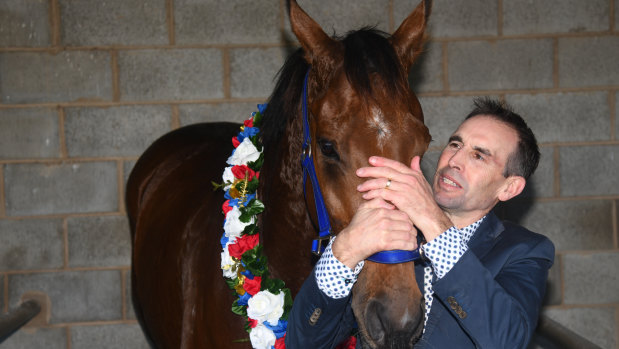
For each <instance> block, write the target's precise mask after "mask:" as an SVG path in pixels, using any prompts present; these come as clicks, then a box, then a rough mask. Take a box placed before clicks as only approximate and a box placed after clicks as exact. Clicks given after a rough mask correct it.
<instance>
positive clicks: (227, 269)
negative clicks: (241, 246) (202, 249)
mask: <svg viewBox="0 0 619 349" xmlns="http://www.w3.org/2000/svg"><path fill="white" fill-rule="evenodd" d="M228 245H229V244H227V245H226V247H225V248H224V249H223V251H221V270H222V271H223V272H224V277H225V278H228V279H234V278H236V271H237V268H238V266H237V263H238V262H237V261H235V260H234V259H233V258H232V257H231V256H230V253H229V252H228Z"/></svg>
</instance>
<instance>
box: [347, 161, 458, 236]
mask: <svg viewBox="0 0 619 349" xmlns="http://www.w3.org/2000/svg"><path fill="white" fill-rule="evenodd" d="M419 161H420V157H419V156H415V157H414V158H413V160H412V161H411V166H410V168H409V167H407V166H406V165H404V164H402V163H400V162H397V161H395V160H390V159H386V158H382V157H377V156H372V157H371V158H370V160H369V162H370V164H371V165H372V167H362V168H360V169H358V170H357V175H358V176H359V177H365V178H371V179H369V180H367V181H365V182H364V183H362V184H361V185H359V187H357V190H359V191H360V192H364V194H363V198H364V199H366V200H374V199H376V198H381V199H383V200H385V201H387V202H390V203H392V204H393V205H395V206H396V207H397V208H398V209H399V210H401V211H403V212H405V213H406V214H407V216H408V217H409V218H410V220H411V221H412V222H413V224H414V225H415V226H416V227H417V228H419V230H421V231H422V233H423V234H424V237H425V238H426V241H431V240H433V239H434V238H435V237H437V236H438V235H440V234H441V233H442V232H444V231H446V230H447V229H449V228H450V227H451V226H453V223H452V222H451V220H449V218H448V217H447V215H445V213H444V212H443V211H442V210H441V208H440V207H439V206H438V205H437V204H436V202H435V201H434V195H433V193H432V188H431V186H430V184H429V183H428V182H427V181H426V179H425V178H424V176H423V173H422V172H421V167H420V164H419ZM389 181H390V182H389ZM387 182H389V187H387Z"/></svg>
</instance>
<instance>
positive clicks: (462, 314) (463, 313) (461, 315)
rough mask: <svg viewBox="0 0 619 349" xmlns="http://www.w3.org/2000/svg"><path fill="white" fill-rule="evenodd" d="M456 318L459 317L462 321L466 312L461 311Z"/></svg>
mask: <svg viewBox="0 0 619 349" xmlns="http://www.w3.org/2000/svg"><path fill="white" fill-rule="evenodd" d="M458 316H459V317H460V319H464V318H466V311H464V310H461V311H460V312H459V313H458Z"/></svg>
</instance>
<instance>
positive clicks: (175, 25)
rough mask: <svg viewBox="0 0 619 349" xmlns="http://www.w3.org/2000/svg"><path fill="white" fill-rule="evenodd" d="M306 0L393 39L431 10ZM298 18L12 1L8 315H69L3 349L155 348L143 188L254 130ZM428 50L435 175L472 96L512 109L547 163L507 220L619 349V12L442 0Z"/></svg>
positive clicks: (7, 33)
mask: <svg viewBox="0 0 619 349" xmlns="http://www.w3.org/2000/svg"><path fill="white" fill-rule="evenodd" d="M299 3H300V5H301V6H303V7H304V8H305V10H306V11H307V12H308V13H309V14H310V15H312V16H313V17H314V18H315V19H316V20H317V21H318V22H319V23H320V24H321V25H323V27H324V28H325V30H326V31H327V32H328V33H330V34H331V33H334V32H337V33H338V34H344V33H345V32H346V31H348V30H349V29H354V28H358V27H361V26H363V25H371V26H372V25H375V26H377V28H379V29H381V30H385V31H389V32H391V31H393V30H395V29H396V27H397V26H398V25H399V24H400V23H401V22H402V20H403V19H404V18H405V16H406V15H407V14H408V13H409V12H410V11H412V10H413V9H414V7H415V6H416V5H417V1H416V0H341V1H327V0H320V1H313V0H299ZM284 12H285V1H283V0H258V1H252V2H247V1H238V0H231V1H225V2H221V1H216V0H146V1H138V0H122V1H121V0H107V1H104V2H101V1H95V0H83V1H70V0H54V1H48V0H30V1H21V0H4V1H1V2H0V308H1V309H3V311H7V310H8V309H10V308H13V307H15V306H16V305H17V304H18V303H19V302H20V299H21V298H22V295H24V294H26V295H28V294H29V292H43V293H44V294H46V296H47V297H48V298H49V304H48V306H49V311H50V314H51V317H50V319H49V322H48V323H47V324H45V323H44V322H43V323H39V324H38V325H36V326H35V327H33V328H30V329H28V330H27V331H26V330H24V331H20V332H18V333H17V334H16V335H14V336H13V337H11V338H10V339H9V340H8V341H6V342H4V343H3V345H2V347H3V348H4V347H7V348H38V347H49V348H82V347H85V346H87V345H88V346H93V345H94V346H99V347H102V348H114V347H135V348H140V347H145V342H144V338H143V337H142V336H141V334H140V331H139V327H138V326H137V323H136V320H135V315H134V313H133V309H132V303H131V296H130V272H129V267H130V266H129V263H130V240H129V239H130V237H129V233H128V227H127V225H126V218H125V214H126V212H125V207H124V203H123V195H124V194H123V193H124V189H125V183H126V180H127V177H128V175H129V173H130V171H131V169H132V168H133V165H134V164H135V161H136V160H137V158H138V156H139V154H140V153H141V152H143V151H144V150H145V149H146V147H148V145H149V143H150V142H152V141H153V140H155V139H156V138H158V137H159V136H161V135H162V134H164V133H166V132H168V131H170V130H173V129H175V128H177V127H181V126H184V125H188V124H192V123H196V122H219V121H232V122H240V121H242V120H243V119H245V118H246V117H247V116H248V115H249V114H250V113H251V112H252V111H254V110H255V105H256V104H258V103H263V102H264V101H265V99H266V98H267V97H268V96H269V95H270V93H271V89H272V88H273V77H274V76H275V74H276V73H277V71H278V70H279V68H280V67H281V65H282V64H283V61H284V58H285V55H286V52H290V50H291V49H292V48H293V47H294V46H295V45H296V42H295V39H294V37H293V35H292V33H291V30H290V26H289V24H288V19H287V17H286V15H285V14H284ZM428 39H429V41H428V42H427V44H426V46H425V48H424V52H423V53H422V54H421V56H420V58H419V60H418V61H417V62H416V64H415V65H414V66H413V67H412V68H411V73H410V76H409V81H410V83H411V86H413V88H414V89H415V91H417V92H418V96H419V99H420V102H421V105H422V107H423V109H424V114H425V120H426V124H427V126H428V127H429V129H430V132H431V134H432V137H433V141H432V143H431V144H430V149H429V151H428V153H427V154H426V156H425V157H424V162H423V168H424V174H425V175H426V177H428V178H431V176H432V174H433V172H434V169H435V167H436V161H437V159H438V156H439V153H440V150H441V149H442V147H443V146H444V145H445V142H446V141H447V138H448V137H449V135H450V134H451V133H452V132H453V131H454V130H455V128H456V126H457V125H458V124H459V123H460V121H461V120H462V119H463V117H464V116H465V115H466V113H467V112H468V111H469V110H470V108H471V107H472V99H473V98H475V97H477V96H485V95H488V96H491V97H494V98H500V99H504V100H506V101H507V102H509V103H511V104H512V105H513V106H514V107H515V109H516V111H518V112H520V113H521V114H522V115H523V116H524V117H525V119H526V120H527V121H528V122H529V124H530V126H531V127H532V128H533V130H534V131H535V132H536V134H537V137H538V140H539V141H540V144H541V152H542V159H541V162H540V166H539V168H538V171H537V173H536V174H534V176H533V177H532V178H531V180H530V181H529V183H528V185H527V188H526V189H525V192H524V193H523V194H522V195H521V197H519V198H517V199H516V200H513V202H509V203H506V204H503V205H501V206H500V207H498V208H497V212H499V213H500V214H501V215H502V216H504V217H506V218H509V219H510V220H514V221H517V222H519V223H521V224H523V225H525V226H527V227H528V228H530V229H532V230H534V231H537V232H539V233H542V234H546V235H547V236H549V237H550V238H551V239H552V240H553V241H554V242H555V245H556V247H557V259H556V263H555V265H554V266H553V268H552V270H551V273H550V279H549V283H548V294H547V296H546V300H545V308H544V313H546V314H547V315H548V316H550V317H552V318H553V319H555V320H557V321H559V322H560V323H563V324H565V325H566V326H568V327H569V328H570V329H572V330H573V331H575V332H577V333H579V334H581V335H583V336H585V337H586V338H588V339H589V340H591V341H593V342H595V343H597V344H599V345H600V346H602V347H603V348H613V349H619V337H618V333H619V316H618V315H617V314H619V299H617V294H619V280H618V279H617V272H616V270H617V268H618V267H619V257H618V256H619V246H618V240H619V234H618V231H617V230H618V226H619V222H618V217H619V205H618V203H619V189H617V188H618V187H619V180H618V179H617V176H616V173H617V172H619V168H618V166H619V165H617V164H619V161H617V158H618V157H619V153H618V150H619V60H618V59H617V57H619V0H591V1H577V0H547V1H537V2H535V1H534V2H531V1H527V0H510V1H502V0H434V5H433V13H432V16H431V18H430V27H429V32H428ZM291 46H292V47H291ZM589 285H593V286H589ZM112 334H113V335H112Z"/></svg>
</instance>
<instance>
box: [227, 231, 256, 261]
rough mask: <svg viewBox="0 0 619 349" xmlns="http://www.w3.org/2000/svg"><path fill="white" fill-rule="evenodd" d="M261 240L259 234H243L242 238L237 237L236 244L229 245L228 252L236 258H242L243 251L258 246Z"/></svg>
mask: <svg viewBox="0 0 619 349" xmlns="http://www.w3.org/2000/svg"><path fill="white" fill-rule="evenodd" d="M259 240H260V237H259V236H258V234H254V235H243V236H241V237H240V238H237V239H236V242H235V243H234V244H230V245H228V253H230V255H231V256H232V257H234V258H236V259H241V256H242V255H243V253H245V251H247V250H251V249H252V248H254V247H256V245H257V244H258V242H259Z"/></svg>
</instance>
